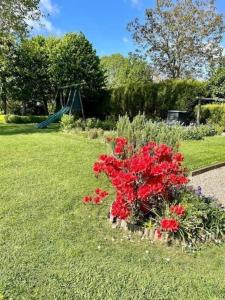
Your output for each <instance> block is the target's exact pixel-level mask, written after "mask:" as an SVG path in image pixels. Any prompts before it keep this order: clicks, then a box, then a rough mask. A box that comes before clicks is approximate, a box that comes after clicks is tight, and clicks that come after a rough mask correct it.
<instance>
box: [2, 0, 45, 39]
mask: <svg viewBox="0 0 225 300" xmlns="http://www.w3.org/2000/svg"><path fill="white" fill-rule="evenodd" d="M39 2H40V0H16V1H15V0H1V1H0V36H2V35H8V34H12V33H13V34H15V35H17V36H20V37H21V36H24V35H26V33H27V32H28V31H29V25H28V20H33V21H37V20H39V18H40V16H41V12H40V9H39Z"/></svg>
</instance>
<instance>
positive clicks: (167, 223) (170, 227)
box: [161, 219, 180, 232]
mask: <svg viewBox="0 0 225 300" xmlns="http://www.w3.org/2000/svg"><path fill="white" fill-rule="evenodd" d="M179 227H180V223H179V222H177V220H174V219H162V221H161V228H162V229H163V230H166V231H171V232H177V231H178V230H179Z"/></svg>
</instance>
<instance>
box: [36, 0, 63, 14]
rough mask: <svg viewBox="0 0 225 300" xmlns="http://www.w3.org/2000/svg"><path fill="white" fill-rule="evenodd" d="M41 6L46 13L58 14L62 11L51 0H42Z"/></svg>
mask: <svg viewBox="0 0 225 300" xmlns="http://www.w3.org/2000/svg"><path fill="white" fill-rule="evenodd" d="M40 8H41V10H42V11H43V12H44V13H48V14H50V15H56V14H58V13H59V12H60V9H59V7H58V5H57V4H56V3H53V2H52V1H51V0H41V1H40Z"/></svg>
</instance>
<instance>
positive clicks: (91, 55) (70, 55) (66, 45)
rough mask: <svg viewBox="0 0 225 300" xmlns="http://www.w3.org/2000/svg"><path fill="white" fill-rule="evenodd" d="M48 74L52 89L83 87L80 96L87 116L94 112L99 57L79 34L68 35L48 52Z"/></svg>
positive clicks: (100, 80)
mask: <svg viewBox="0 0 225 300" xmlns="http://www.w3.org/2000/svg"><path fill="white" fill-rule="evenodd" d="M49 72H50V76H51V79H52V82H53V84H54V85H55V86H65V85H69V84H73V83H84V84H85V86H84V87H83V91H82V94H83V96H84V105H85V110H86V112H87V113H89V112H91V110H92V109H96V107H95V106H96V103H97V101H98V99H99V98H98V97H99V92H100V91H101V89H102V87H103V86H104V76H103V72H102V69H101V66H100V60H99V57H98V56H97V55H96V51H95V50H94V49H93V47H92V45H91V43H90V42H89V41H88V40H87V39H86V37H85V36H84V34H83V33H69V34H66V35H65V36H64V37H62V38H61V39H60V40H59V41H58V43H56V45H55V46H54V47H53V48H52V50H51V51H50V64H49Z"/></svg>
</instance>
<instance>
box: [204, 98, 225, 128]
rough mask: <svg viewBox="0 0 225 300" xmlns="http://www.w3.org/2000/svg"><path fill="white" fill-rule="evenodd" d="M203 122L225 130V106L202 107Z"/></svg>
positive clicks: (208, 105)
mask: <svg viewBox="0 0 225 300" xmlns="http://www.w3.org/2000/svg"><path fill="white" fill-rule="evenodd" d="M201 121H202V122H205V123H206V122H207V123H209V124H213V125H218V126H219V127H221V128H223V130H225V104H207V105H202V107H201Z"/></svg>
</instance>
